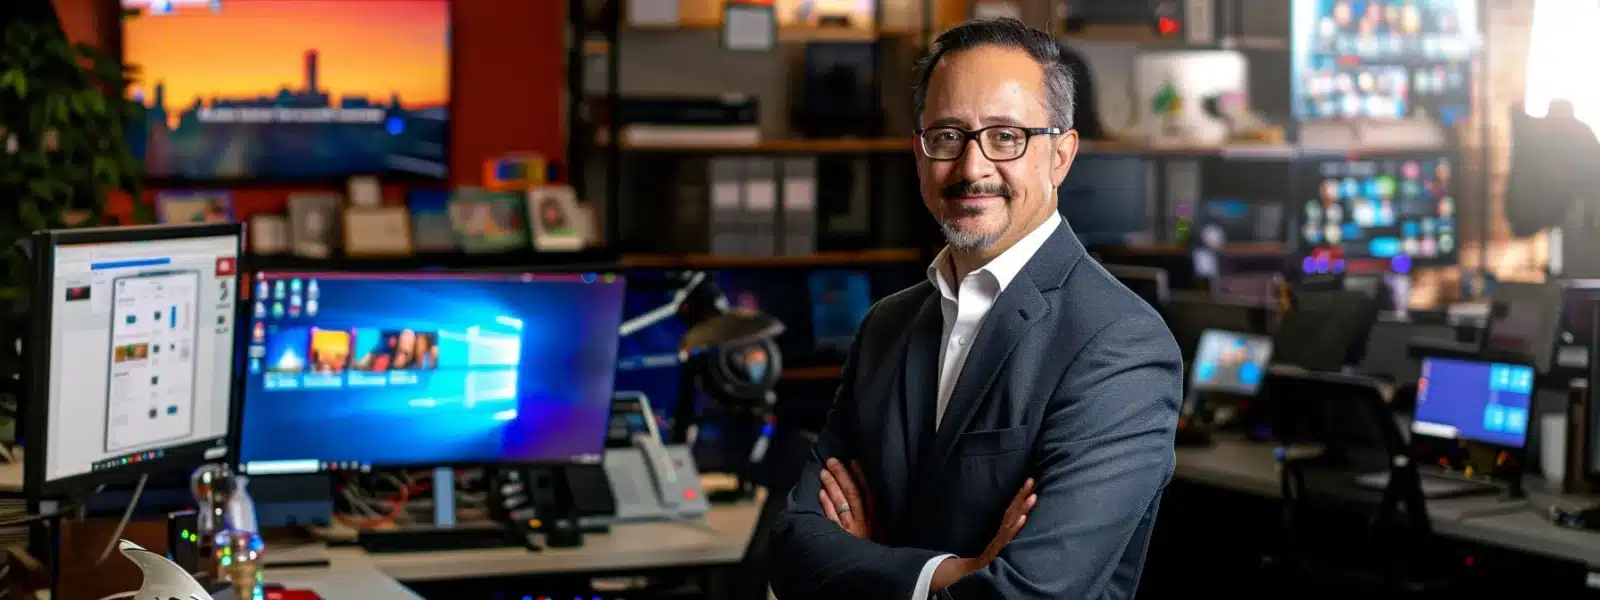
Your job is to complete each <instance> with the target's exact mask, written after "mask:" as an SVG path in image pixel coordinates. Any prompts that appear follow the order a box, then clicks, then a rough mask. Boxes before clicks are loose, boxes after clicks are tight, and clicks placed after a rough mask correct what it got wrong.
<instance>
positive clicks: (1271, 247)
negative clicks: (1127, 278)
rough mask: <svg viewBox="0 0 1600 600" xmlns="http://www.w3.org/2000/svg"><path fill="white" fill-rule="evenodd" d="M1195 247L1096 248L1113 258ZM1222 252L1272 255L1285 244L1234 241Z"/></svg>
mask: <svg viewBox="0 0 1600 600" xmlns="http://www.w3.org/2000/svg"><path fill="white" fill-rule="evenodd" d="M1192 250H1193V249H1192V248H1190V247H1188V246H1179V245H1177V244H1161V245H1148V246H1147V245H1130V246H1105V247H1101V248H1096V249H1095V252H1096V253H1097V254H1100V255H1101V256H1104V257H1106V258H1113V257H1116V256H1119V255H1123V254H1165V255H1179V254H1188V253H1189V252H1190V251H1192ZM1222 253H1223V254H1224V255H1228V256H1272V255H1278V254H1283V244H1279V243H1276V242H1265V243H1234V244H1228V245H1225V246H1223V247H1222Z"/></svg>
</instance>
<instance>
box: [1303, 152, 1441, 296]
mask: <svg viewBox="0 0 1600 600" xmlns="http://www.w3.org/2000/svg"><path fill="white" fill-rule="evenodd" d="M1300 181H1301V183H1300V186H1301V192H1300V194H1299V203H1300V209H1299V211H1298V212H1299V214H1298V215H1297V219H1298V223H1297V226H1298V230H1299V235H1298V241H1299V242H1300V247H1301V250H1302V252H1301V256H1302V257H1303V260H1302V265H1301V267H1302V270H1303V272H1305V273H1307V274H1315V273H1344V272H1348V273H1375V272H1393V273H1408V272H1410V271H1411V269H1412V268H1413V267H1416V266H1427V265H1439V264H1453V263H1454V262H1455V260H1456V257H1457V255H1458V252H1459V249H1460V248H1459V247H1460V232H1459V230H1458V221H1457V204H1456V197H1455V195H1454V194H1455V189H1456V174H1455V173H1454V172H1453V163H1452V161H1451V160H1450V159H1449V158H1448V157H1444V156H1417V157H1388V158H1364V159H1358V160H1337V161H1321V162H1312V163H1308V167H1307V168H1306V169H1305V170H1304V171H1303V172H1302V177H1301V178H1300Z"/></svg>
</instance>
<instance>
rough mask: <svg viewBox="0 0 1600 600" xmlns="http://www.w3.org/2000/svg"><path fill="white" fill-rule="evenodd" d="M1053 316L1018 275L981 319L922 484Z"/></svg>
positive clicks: (925, 457) (925, 456)
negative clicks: (1020, 350)
mask: <svg viewBox="0 0 1600 600" xmlns="http://www.w3.org/2000/svg"><path fill="white" fill-rule="evenodd" d="M1049 311H1050V305H1049V303H1048V302H1047V301H1046V300H1045V298H1044V294H1042V293H1040V292H1039V288H1038V286H1036V285H1034V283H1033V281H1031V280H1030V279H1029V278H1028V277H1027V276H1026V275H1021V274H1019V276H1018V277H1017V278H1016V279H1014V280H1012V282H1011V285H1010V286H1008V287H1007V288H1006V290H1005V291H1004V292H1001V293H1000V297H999V298H996V299H995V303H994V306H993V307H992V308H990V309H989V314H988V316H985V317H984V319H983V325H982V326H980V327H979V328H978V335H977V337H976V338H975V339H974V340H973V342H972V350H971V351H970V352H969V353H968V354H967V362H966V363H965V364H963V365H962V366H961V375H960V376H959V377H957V378H956V386H955V390H954V391H953V392H952V393H951V394H950V404H949V405H947V406H945V409H944V419H943V420H942V421H941V422H940V423H939V427H938V431H937V433H936V436H935V438H934V442H933V447H932V448H931V449H924V450H923V453H922V455H921V459H920V461H919V464H920V467H921V468H920V469H918V474H919V477H918V481H919V482H929V481H931V480H932V479H933V477H932V476H933V474H934V472H935V471H937V470H938V469H939V468H940V467H942V466H944V464H945V462H946V461H948V460H949V459H950V453H951V452H953V451H954V450H955V445H956V439H957V438H959V437H960V436H961V433H962V432H963V431H966V430H967V426H968V425H969V424H971V423H972V417H973V416H974V415H976V414H977V413H978V408H979V407H980V406H982V404H983V399H984V397H985V396H987V395H988V393H989V388H990V386H992V385H993V384H994V380H995V378H997V377H999V376H1000V372H1001V371H1002V370H1004V367H1005V364H1006V360H1007V359H1009V358H1010V357H1011V352H1012V351H1013V350H1016V348H1017V343H1018V342H1021V341H1022V338H1023V337H1025V336H1026V335H1027V333H1028V329H1029V328H1031V327H1032V326H1033V324H1035V323H1037V322H1039V319H1040V317H1043V316H1044V315H1045V314H1046V313H1048V312H1049ZM936 343H937V342H936Z"/></svg>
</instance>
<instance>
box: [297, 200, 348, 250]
mask: <svg viewBox="0 0 1600 600" xmlns="http://www.w3.org/2000/svg"><path fill="white" fill-rule="evenodd" d="M343 207H344V198H342V197H340V196H339V195H338V194H331V193H318V192H313V193H299V194H291V195H290V196H289V246H290V248H291V249H292V250H293V251H294V253H295V254H296V255H299V256H304V257H306V258H330V257H332V256H333V252H334V250H335V249H336V248H338V247H339V241H340V239H339V236H340V225H341V224H342V223H343V220H344V219H343V218H342V216H341V215H340V212H341V209H342V208H343Z"/></svg>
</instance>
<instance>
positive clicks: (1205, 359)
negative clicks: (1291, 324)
mask: <svg viewBox="0 0 1600 600" xmlns="http://www.w3.org/2000/svg"><path fill="white" fill-rule="evenodd" d="M1271 360H1272V338H1269V337H1267V336H1264V335H1250V334H1247V333H1237V332H1233V331H1221V330H1217V329H1208V330H1206V331H1205V332H1203V333H1201V334H1200V345H1199V347H1198V349H1197V350H1195V356H1194V369H1193V370H1192V371H1191V372H1190V376H1189V386H1190V389H1193V390H1196V391H1207V392H1230V393H1235V394H1241V395H1245V396H1251V395H1255V393H1256V390H1257V389H1259V388H1260V387H1261V380H1262V378H1263V377H1264V376H1265V374H1266V370H1267V364H1268V362H1269V361H1271Z"/></svg>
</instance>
